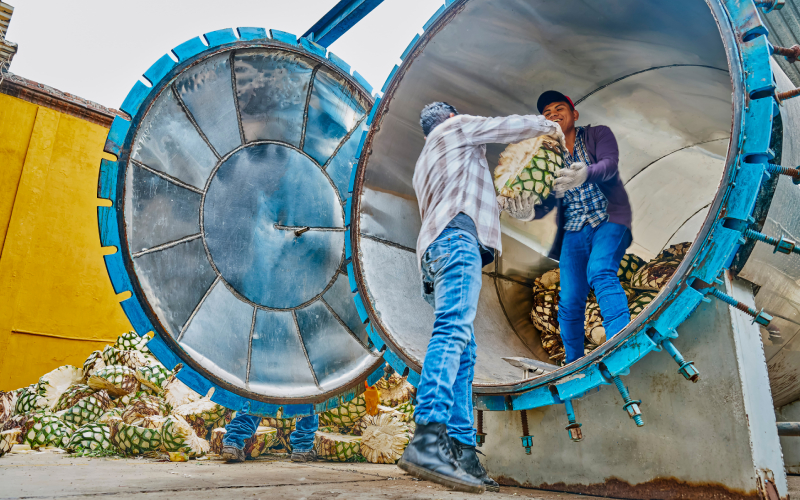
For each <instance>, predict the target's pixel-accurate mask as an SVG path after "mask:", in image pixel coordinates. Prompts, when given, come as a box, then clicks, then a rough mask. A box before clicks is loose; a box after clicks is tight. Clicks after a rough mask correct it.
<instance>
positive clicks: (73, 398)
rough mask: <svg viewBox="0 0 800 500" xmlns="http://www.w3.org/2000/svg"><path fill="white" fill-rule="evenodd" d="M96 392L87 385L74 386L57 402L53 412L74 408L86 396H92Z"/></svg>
mask: <svg viewBox="0 0 800 500" xmlns="http://www.w3.org/2000/svg"><path fill="white" fill-rule="evenodd" d="M95 392H96V391H95V390H94V389H92V388H91V387H89V386H88V385H86V384H72V385H71V386H69V388H68V389H67V390H66V391H64V393H63V394H61V396H60V397H59V398H58V401H56V404H55V405H54V406H53V411H55V412H57V411H62V410H66V409H67V408H70V407H72V406H74V405H75V403H77V402H78V401H80V400H81V399H83V398H85V397H86V396H90V395H92V394H94V393H95Z"/></svg>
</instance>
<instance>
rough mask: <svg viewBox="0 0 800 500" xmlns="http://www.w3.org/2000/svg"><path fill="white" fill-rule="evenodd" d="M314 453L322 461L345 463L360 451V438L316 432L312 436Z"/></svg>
mask: <svg viewBox="0 0 800 500" xmlns="http://www.w3.org/2000/svg"><path fill="white" fill-rule="evenodd" d="M314 451H316V452H317V456H318V457H319V458H321V459H323V460H331V461H334V462H346V461H348V460H350V459H351V458H353V457H354V456H356V455H358V454H359V452H360V451H361V436H348V435H345V434H333V433H329V432H317V433H316V434H315V435H314Z"/></svg>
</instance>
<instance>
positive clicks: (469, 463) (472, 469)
mask: <svg viewBox="0 0 800 500" xmlns="http://www.w3.org/2000/svg"><path fill="white" fill-rule="evenodd" d="M452 441H453V454H454V455H455V457H456V460H457V461H458V465H460V466H461V468H462V469H464V472H466V473H467V474H469V475H471V476H474V477H476V478H478V479H480V480H481V481H483V485H484V486H486V489H487V490H489V491H500V485H499V484H497V481H495V480H494V479H492V478H490V477H489V474H487V473H486V469H484V468H483V464H481V461H480V459H479V458H478V453H480V454H481V455H483V453H481V452H480V451H478V450H477V449H476V448H475V447H474V446H470V445H466V444H464V443H462V442H461V441H459V440H458V439H453V440H452Z"/></svg>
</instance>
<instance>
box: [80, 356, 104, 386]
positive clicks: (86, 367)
mask: <svg viewBox="0 0 800 500" xmlns="http://www.w3.org/2000/svg"><path fill="white" fill-rule="evenodd" d="M105 366H106V363H105V361H103V351H93V352H92V353H91V354H89V357H88V358H86V361H84V362H83V378H84V380H88V379H89V377H91V376H92V375H94V374H95V372H97V370H99V369H101V368H105Z"/></svg>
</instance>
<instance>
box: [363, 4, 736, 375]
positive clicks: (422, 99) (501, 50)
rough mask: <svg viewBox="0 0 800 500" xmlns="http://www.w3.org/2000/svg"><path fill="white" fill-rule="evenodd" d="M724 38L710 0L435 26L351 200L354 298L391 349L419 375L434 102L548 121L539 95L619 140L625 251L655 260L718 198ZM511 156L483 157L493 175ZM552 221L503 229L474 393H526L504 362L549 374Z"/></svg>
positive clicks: (449, 19) (408, 68) (425, 316)
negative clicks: (541, 326)
mask: <svg viewBox="0 0 800 500" xmlns="http://www.w3.org/2000/svg"><path fill="white" fill-rule="evenodd" d="M720 29H721V28H720V27H719V26H718V23H717V22H716V20H715V16H714V14H713V13H712V10H711V9H710V8H709V6H708V5H706V3H705V2H698V1H688V0H681V1H673V2H640V1H636V0H617V1H608V2H602V3H601V4H596V3H591V2H589V3H587V2H582V1H575V0H559V1H555V0H506V1H503V2H495V1H490V0H468V1H462V2H460V3H458V4H457V5H455V6H453V7H452V8H451V10H450V11H448V12H446V13H445V14H444V15H443V16H442V17H441V18H440V19H439V20H437V22H436V24H435V25H434V26H432V27H430V28H429V29H428V30H427V31H426V33H425V35H423V37H422V38H421V39H420V41H419V42H417V43H416V45H414V47H413V48H412V49H411V51H410V52H408V53H407V54H406V55H405V56H404V60H403V64H402V65H401V66H400V68H399V71H398V72H397V74H396V75H395V76H394V78H393V79H392V80H391V82H390V83H389V84H388V86H387V87H385V88H384V90H385V92H386V93H385V95H384V97H383V101H382V103H381V106H380V108H379V110H378V113H377V115H376V117H375V121H374V122H373V124H372V133H371V135H370V137H369V139H368V141H367V145H366V147H365V148H364V151H365V152H366V153H365V155H364V156H362V159H361V170H360V172H359V177H358V179H357V182H356V188H355V191H354V193H353V196H354V200H355V202H356V204H357V205H356V206H357V210H358V216H357V217H354V219H355V221H354V224H355V225H357V231H354V233H355V234H354V236H353V241H354V244H355V247H354V248H355V249H357V252H356V250H354V253H357V255H354V260H355V261H356V263H355V264H356V266H357V273H358V275H359V277H360V287H361V291H362V295H364V296H366V297H368V298H369V300H368V301H367V302H368V303H369V304H368V308H369V309H370V311H369V312H370V315H371V317H372V324H373V326H374V327H375V328H376V330H378V333H379V334H380V335H381V337H382V338H383V339H384V340H385V341H386V342H387V344H388V346H389V348H390V349H391V350H393V351H394V352H395V353H396V354H397V355H398V356H400V357H401V358H402V359H403V360H404V362H405V363H407V364H408V366H409V367H411V368H412V369H415V370H416V371H419V369H420V366H421V364H422V360H423V359H424V355H425V351H426V347H427V343H428V339H429V338H430V335H431V329H432V325H433V310H432V309H431V307H430V306H429V305H428V304H427V303H426V302H425V301H424V300H423V299H422V298H421V294H420V277H419V272H418V270H417V265H416V257H415V253H414V247H415V243H416V239H417V234H418V232H419V227H420V216H419V210H418V207H417V201H416V199H415V194H414V190H413V188H412V183H411V179H412V175H413V172H414V166H415V162H416V160H417V157H418V155H419V153H420V151H421V150H422V147H423V144H424V138H423V134H422V130H421V128H420V125H419V112H420V110H421V109H422V107H423V106H424V105H425V104H427V103H429V102H432V101H439V100H443V101H447V102H448V103H450V104H452V105H454V106H455V107H456V108H457V109H458V110H459V112H461V113H466V114H473V115H484V116H501V115H509V114H538V112H537V110H536V100H537V98H538V96H539V94H540V93H541V92H542V91H544V90H548V89H557V90H560V91H562V92H564V93H565V94H567V95H569V96H571V97H572V99H573V100H574V101H575V103H576V106H577V108H576V109H577V110H578V111H579V112H580V119H579V120H578V125H586V124H593V125H600V124H602V125H607V126H609V127H611V129H612V130H613V132H614V134H615V135H616V138H617V141H618V143H619V149H620V164H619V169H620V175H621V177H622V180H623V182H624V183H625V187H626V189H627V191H628V194H629V196H630V201H631V205H632V208H633V238H634V241H633V244H632V246H631V248H630V249H629V252H633V253H636V254H638V255H639V256H640V257H642V258H644V259H646V260H647V259H651V258H652V257H654V256H655V255H656V254H658V253H659V252H660V251H661V250H662V249H664V248H665V247H666V246H668V245H670V244H673V243H678V242H684V241H692V240H694V238H695V236H696V235H697V232H698V230H700V228H701V226H702V224H703V221H704V220H705V218H706V215H707V213H708V210H709V207H710V206H711V204H712V200H713V199H714V197H715V196H716V194H717V191H718V188H719V181H720V177H721V174H722V172H723V170H724V167H725V164H726V158H727V156H728V145H729V141H730V134H731V120H732V99H731V89H732V86H731V78H730V75H729V66H728V61H727V58H726V52H725V48H724V45H723V41H722V37H721V34H720ZM504 147H505V145H497V144H494V145H489V146H488V148H487V158H488V160H489V164H490V167H494V165H496V164H497V159H498V155H499V153H500V152H502V150H503V149H504ZM552 215H554V214H551V215H550V216H548V217H547V218H545V219H543V220H539V221H534V222H528V223H522V222H519V221H516V220H514V219H510V218H508V217H507V215H506V214H503V216H502V217H501V226H502V231H503V238H502V246H503V248H502V256H500V257H499V258H497V259H496V261H495V263H493V264H491V265H490V266H487V267H486V268H485V269H484V277H483V288H482V291H481V296H480V304H479V306H478V314H477V318H476V320H475V337H476V341H477V344H478V358H477V365H476V368H475V384H476V385H477V386H484V387H485V386H489V387H492V386H500V385H504V384H510V383H514V382H515V381H519V380H521V378H522V377H523V374H522V372H521V370H520V369H519V368H515V367H513V366H511V365H510V364H508V363H507V362H506V361H504V360H503V359H502V358H503V357H506V356H526V357H531V358H536V359H539V360H542V361H548V357H547V354H546V353H545V352H544V350H543V348H542V346H541V341H540V337H539V333H538V331H537V330H536V329H535V328H534V327H533V325H532V323H531V320H530V318H529V315H530V310H531V299H532V293H531V286H532V283H533V280H534V279H535V278H536V277H538V276H540V275H541V274H542V273H543V272H545V271H547V270H549V269H552V268H555V267H557V265H558V263H557V262H556V261H553V260H550V259H548V258H547V257H546V256H545V255H546V253H547V250H548V248H549V247H550V244H551V243H552V240H553V237H554V235H555V229H556V228H555V222H554V217H552Z"/></svg>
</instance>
